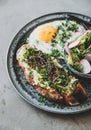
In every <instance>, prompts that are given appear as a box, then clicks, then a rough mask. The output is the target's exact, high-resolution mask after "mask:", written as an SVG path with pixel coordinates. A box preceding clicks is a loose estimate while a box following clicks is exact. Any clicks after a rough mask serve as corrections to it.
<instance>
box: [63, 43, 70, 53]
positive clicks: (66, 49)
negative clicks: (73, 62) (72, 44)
mask: <svg viewBox="0 0 91 130" xmlns="http://www.w3.org/2000/svg"><path fill="white" fill-rule="evenodd" d="M68 44H69V43H68V42H67V43H65V46H64V49H65V51H66V52H67V53H68V54H69V53H70V50H69V47H68Z"/></svg>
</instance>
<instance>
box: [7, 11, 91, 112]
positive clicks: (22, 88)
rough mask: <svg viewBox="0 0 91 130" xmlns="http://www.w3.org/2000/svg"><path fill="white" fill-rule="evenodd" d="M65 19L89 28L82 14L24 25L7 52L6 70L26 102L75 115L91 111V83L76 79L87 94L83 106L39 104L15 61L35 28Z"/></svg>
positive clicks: (89, 19) (38, 97)
mask: <svg viewBox="0 0 91 130" xmlns="http://www.w3.org/2000/svg"><path fill="white" fill-rule="evenodd" d="M66 18H68V19H75V20H76V21H78V22H79V23H81V24H84V26H86V27H87V28H90V26H91V17H88V16H85V15H82V14H76V13H70V12H58V13H53V14H48V15H45V16H42V17H39V18H37V19H35V20H33V21H31V22H29V23H28V24H27V25H25V26H24V27H23V28H22V29H21V30H20V31H19V32H18V33H17V35H16V36H15V38H14V39H13V41H12V43H11V45H10V47H9V50H8V55H7V68H8V72H9V76H10V79H11V81H12V83H13V85H14V87H15V88H16V90H17V91H18V92H19V94H20V95H21V96H22V97H23V98H24V99H25V100H26V101H27V102H29V103H30V104H32V105H34V106H36V107H38V108H40V109H42V110H45V111H48V112H52V113H60V114H75V113H80V112H84V111H87V110H89V109H91V82H90V80H89V79H83V78H79V77H78V78H79V81H80V82H81V83H82V85H83V86H84V87H85V88H86V91H87V92H88V99H87V100H86V101H85V102H84V103H83V104H80V105H78V106H74V107H71V106H66V105H61V104H57V103H55V102H52V101H49V100H47V99H46V100H45V99H44V100H45V102H41V95H40V94H38V93H37V91H36V90H35V89H34V88H33V87H32V86H31V85H29V84H28V83H27V81H26V79H25V76H24V74H23V71H22V70H21V68H20V67H19V65H18V63H17V61H16V51H17V49H18V48H19V47H20V46H21V45H23V44H24V43H25V38H26V37H27V36H28V34H29V33H30V32H31V31H32V30H33V29H34V28H36V27H37V26H38V25H40V24H43V23H46V22H49V21H54V20H61V19H66ZM61 63H62V64H63V66H65V67H67V66H66V64H65V63H64V61H62V62H61Z"/></svg>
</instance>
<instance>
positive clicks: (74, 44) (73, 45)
mask: <svg viewBox="0 0 91 130" xmlns="http://www.w3.org/2000/svg"><path fill="white" fill-rule="evenodd" d="M79 45H80V41H75V42H73V43H71V44H70V45H69V49H71V48H74V47H76V46H79Z"/></svg>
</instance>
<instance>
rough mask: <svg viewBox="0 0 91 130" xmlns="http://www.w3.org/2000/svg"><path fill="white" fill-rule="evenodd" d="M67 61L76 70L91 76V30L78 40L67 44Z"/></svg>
mask: <svg viewBox="0 0 91 130" xmlns="http://www.w3.org/2000/svg"><path fill="white" fill-rule="evenodd" d="M65 51H66V60H67V63H68V64H69V65H71V66H72V67H73V68H74V69H75V70H77V71H79V72H82V73H84V74H91V30H87V31H86V32H85V33H83V35H81V36H80V37H79V38H78V39H77V40H75V41H73V42H72V43H67V44H65Z"/></svg>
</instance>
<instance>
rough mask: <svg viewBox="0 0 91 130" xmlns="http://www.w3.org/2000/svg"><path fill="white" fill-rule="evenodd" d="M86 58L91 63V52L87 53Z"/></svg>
mask: <svg viewBox="0 0 91 130" xmlns="http://www.w3.org/2000/svg"><path fill="white" fill-rule="evenodd" d="M85 59H87V60H88V61H89V62H90V63H91V54H86V55H85Z"/></svg>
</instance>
